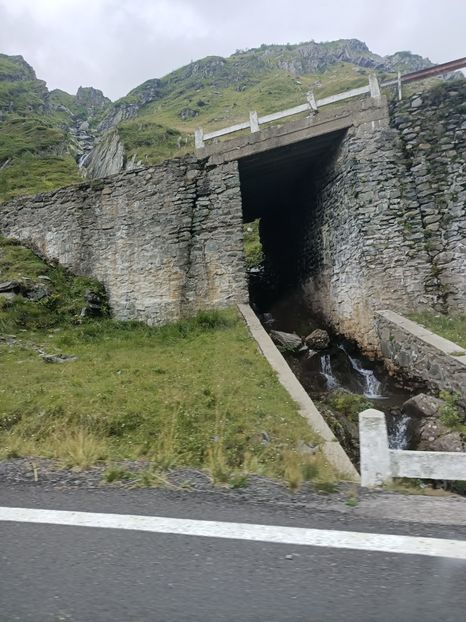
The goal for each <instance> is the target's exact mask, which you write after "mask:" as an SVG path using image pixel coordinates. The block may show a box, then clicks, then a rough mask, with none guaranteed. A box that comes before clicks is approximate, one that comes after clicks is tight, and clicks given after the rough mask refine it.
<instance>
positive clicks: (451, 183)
mask: <svg viewBox="0 0 466 622" xmlns="http://www.w3.org/2000/svg"><path fill="white" fill-rule="evenodd" d="M390 117H391V125H392V127H394V128H396V129H397V130H398V132H399V134H400V137H401V141H402V149H403V155H404V161H405V165H406V168H407V172H408V175H406V177H405V179H404V183H403V190H404V194H405V196H406V197H407V198H409V200H410V202H411V204H413V206H414V210H417V212H418V214H419V215H420V217H421V228H420V230H419V231H420V233H422V235H423V238H424V239H423V241H424V247H425V249H426V251H427V253H428V255H429V259H430V264H431V271H430V274H429V275H428V277H427V279H426V281H425V287H426V291H427V292H429V293H430V294H431V295H432V296H433V297H434V299H435V305H434V306H435V308H436V309H438V310H439V311H443V312H449V311H462V312H464V311H465V308H466V163H465V160H466V80H458V81H454V82H446V83H443V84H440V85H438V86H437V87H435V88H433V89H430V90H427V91H424V92H423V93H421V94H419V95H412V96H411V97H409V98H407V99H404V100H402V101H401V102H396V103H394V104H393V105H392V106H391V114H390ZM406 182H408V183H406Z"/></svg>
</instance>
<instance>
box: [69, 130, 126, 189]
mask: <svg viewBox="0 0 466 622" xmlns="http://www.w3.org/2000/svg"><path fill="white" fill-rule="evenodd" d="M81 167H82V169H83V170H84V171H85V175H86V177H89V178H90V179H98V178H100V177H107V176H109V175H116V174H117V173H121V172H123V171H131V170H133V169H134V168H136V167H137V162H135V160H127V158H126V155H125V148H124V146H123V143H122V142H121V139H120V135H119V133H118V129H117V128H114V129H113V130H110V131H109V132H107V133H106V134H105V135H104V136H103V138H102V139H101V140H100V141H99V142H98V143H97V145H96V146H95V147H94V148H93V149H92V151H90V153H89V154H88V155H87V157H86V158H85V159H84V160H83V161H82V162H81Z"/></svg>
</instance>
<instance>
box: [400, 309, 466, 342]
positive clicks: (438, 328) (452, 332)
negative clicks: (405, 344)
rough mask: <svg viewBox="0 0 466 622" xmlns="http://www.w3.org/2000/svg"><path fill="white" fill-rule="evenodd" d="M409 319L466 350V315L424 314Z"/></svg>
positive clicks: (411, 316) (417, 314)
mask: <svg viewBox="0 0 466 622" xmlns="http://www.w3.org/2000/svg"><path fill="white" fill-rule="evenodd" d="M409 317H410V319H411V320H413V321H414V322H417V323H418V324H421V325H422V326H424V327H425V328H427V329H428V330H431V331H432V332H433V333H436V334H437V335H441V336H442V337H445V339H449V340H450V341H453V343H457V344H458V345H459V346H460V347H461V348H465V349H466V315H440V314H436V313H432V312H423V313H416V314H414V315H410V316H409Z"/></svg>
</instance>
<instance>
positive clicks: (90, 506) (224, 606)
mask: <svg viewBox="0 0 466 622" xmlns="http://www.w3.org/2000/svg"><path fill="white" fill-rule="evenodd" d="M414 501H415V500H414ZM0 506H4V507H5V506H7V507H24V508H46V509H61V510H76V511H85V512H102V513H108V512H111V513H117V514H136V515H144V516H167V517H177V518H191V519H204V520H213V521H227V522H228V521H241V522H242V523H251V524H264V525H265V524H267V525H287V526H293V527H306V528H317V529H331V530H335V531H336V532H337V531H339V530H342V529H344V530H349V531H359V532H361V531H364V532H367V533H383V534H389V533H392V534H404V535H412V536H430V537H433V536H435V537H437V538H454V539H457V540H464V539H465V538H466V531H465V527H464V525H460V524H459V523H460V522H462V521H463V520H464V516H462V517H458V524H456V523H455V520H454V517H453V518H452V520H449V521H446V522H448V523H449V524H440V523H437V524H434V523H433V522H429V519H428V517H426V516H423V517H422V519H421V517H418V518H419V520H417V518H416V517H412V518H411V519H410V520H404V519H403V520H393V519H390V520H388V519H386V518H385V517H384V516H383V514H380V515H378V516H377V515H374V513H373V512H372V514H371V513H370V512H369V513H368V514H371V515H370V516H369V517H364V516H361V515H356V514H354V513H351V512H346V511H345V512H339V511H336V510H335V508H333V509H328V506H326V505H325V504H324V505H322V506H321V507H317V506H316V507H315V508H314V509H312V508H309V507H308V508H293V507H286V506H281V507H274V506H273V505H261V504H254V503H250V502H237V501H235V502H233V501H231V500H228V499H225V498H223V497H222V496H218V497H216V496H215V495H196V494H192V493H191V494H189V493H186V494H182V493H177V494H171V493H168V492H164V491H119V490H110V491H96V492H94V493H90V492H87V491H74V492H58V491H44V490H40V489H39V490H38V489H34V488H31V487H19V488H17V489H15V488H8V489H1V488H0ZM458 507H461V508H463V507H464V506H463V505H461V506H458ZM395 514H396V512H395ZM0 563H1V566H0V568H1V571H0V572H1V576H0V620H1V621H2V622H3V621H5V622H7V621H8V622H10V621H15V620H20V621H23V620H24V621H25V620H32V621H34V622H52V621H53V622H55V621H58V620H73V621H79V622H81V621H83V622H104V621H105V622H107V621H113V622H120V621H121V622H129V621H131V622H133V621H134V622H139V621H141V622H142V621H144V622H145V621H151V622H162V621H163V622H178V621H179V622H182V621H183V622H184V621H186V622H188V621H189V622H197V621H199V622H210V621H212V622H222V621H228V622H232V621H236V620H241V621H242V622H249V621H254V622H256V621H257V622H294V621H306V622H326V621H329V622H337V621H339V620H344V621H346V622H352V621H353V620H354V621H358V622H366V621H367V622H373V621H374V622H379V621H380V622H382V621H383V622H394V621H399V622H403V621H406V622H411V621H418V620H419V621H421V620H422V621H423V622H430V621H432V622H434V621H435V622H438V620H442V622H464V620H465V619H466V590H465V585H466V560H452V559H447V558H442V557H429V556H420V555H407V554H387V553H381V552H375V551H374V552H373V551H371V552H367V551H356V550H342V549H336V548H331V547H329V548H321V547H314V546H296V545H289V544H280V543H265V542H250V541H244V540H225V539H218V538H211V537H195V536H184V535H173V534H162V533H146V532H141V531H124V530H121V529H107V528H105V529H104V528H94V527H74V526H62V525H43V524H33V523H18V522H0Z"/></svg>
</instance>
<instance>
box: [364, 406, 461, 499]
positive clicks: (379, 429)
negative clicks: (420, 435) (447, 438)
mask: <svg viewBox="0 0 466 622" xmlns="http://www.w3.org/2000/svg"><path fill="white" fill-rule="evenodd" d="M359 440H360V446H361V485H362V486H366V487H368V488H373V487H376V486H381V485H383V484H387V483H389V482H391V480H392V478H394V477H407V478H414V479H441V480H466V453H465V452H452V451H405V450H399V449H390V448H389V446H388V434H387V425H386V421H385V415H384V413H383V412H380V411H378V410H375V409H372V408H371V409H369V410H365V411H363V412H362V413H360V415H359Z"/></svg>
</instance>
